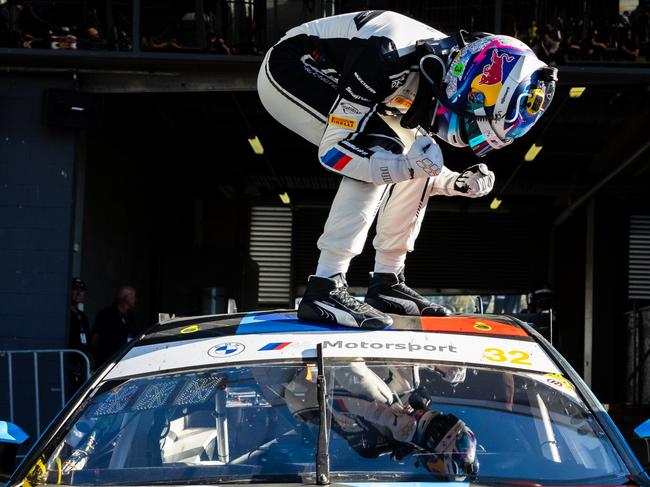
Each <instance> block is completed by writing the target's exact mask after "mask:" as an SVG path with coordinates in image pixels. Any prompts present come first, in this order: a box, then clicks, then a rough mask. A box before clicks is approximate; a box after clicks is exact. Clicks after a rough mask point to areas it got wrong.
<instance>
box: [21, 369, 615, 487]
mask: <svg viewBox="0 0 650 487" xmlns="http://www.w3.org/2000/svg"><path fill="white" fill-rule="evenodd" d="M316 376H317V370H316V366H315V364H314V363H312V362H309V361H307V362H295V363H282V364H261V363H254V364H251V363H248V364H245V365H236V366H235V365H233V366H219V367H212V368H209V369H202V370H191V371H185V372H176V373H171V374H162V375H156V376H149V377H137V378H126V379H119V380H110V381H106V382H104V383H102V384H101V385H100V386H99V387H98V388H97V389H96V390H94V391H93V392H92V394H91V395H90V396H89V398H88V399H86V401H85V402H84V404H83V405H82V406H81V408H80V410H79V411H78V413H77V414H76V415H75V417H73V418H72V420H71V421H70V424H69V425H68V426H67V428H66V430H65V432H64V435H63V438H62V439H60V441H57V442H52V444H51V445H50V446H49V447H48V448H47V449H46V450H45V452H44V453H43V455H42V457H41V459H40V460H39V461H38V462H36V464H35V465H33V468H32V469H31V470H30V473H29V474H28V475H27V478H26V479H25V480H26V481H27V483H28V484H31V485H38V484H44V483H52V484H54V483H58V484H69V485H88V484H91V485H111V484H131V485H133V484H144V483H147V484H156V483H171V484H178V483H212V482H301V481H304V482H313V479H314V478H315V477H314V475H315V472H316V463H315V461H316V460H315V459H316V450H317V441H318V433H319V427H320V418H321V417H322V411H321V409H320V406H319V403H318V400H317V398H318V394H317V393H318V391H317V386H316V384H317V380H316ZM325 377H326V379H327V384H328V390H327V393H328V400H329V402H328V403H327V408H328V419H329V427H330V433H331V434H330V442H329V455H330V464H331V473H332V478H333V479H334V480H345V479H348V480H359V479H366V480H372V479H376V480H381V479H390V480H391V481H400V480H403V481H406V480H409V481H412V480H419V481H426V480H428V481H441V480H450V479H452V480H460V479H466V480H472V481H475V482H481V481H482V480H483V481H496V480H501V481H511V480H532V481H535V482H538V483H542V484H568V483H581V484H589V483H600V484H602V483H610V482H613V481H619V480H620V479H622V478H623V479H624V476H625V475H626V474H627V473H628V472H627V471H626V469H625V467H624V465H623V464H622V462H621V460H620V458H619V456H618V455H617V453H616V452H615V450H614V448H613V447H612V445H611V443H610V442H609V440H608V438H607V436H606V435H605V434H604V432H603V431H602V429H601V428H600V426H599V425H598V423H597V421H596V420H595V418H594V416H593V415H592V413H591V412H590V411H589V410H588V408H587V407H586V406H585V404H584V403H583V401H582V400H581V399H580V397H579V396H578V394H577V393H576V390H575V388H574V386H573V384H571V383H570V382H569V381H568V380H566V379H565V378H564V377H562V376H560V375H557V374H540V373H523V372H519V371H511V370H509V369H503V368H501V369H497V370H495V369H493V368H485V367H465V366H459V365H457V364H456V365H453V366H452V365H449V364H443V363H433V362H431V363H429V362H427V363H418V364H414V363H406V362H403V361H402V362H399V361H386V360H384V361H366V360H362V359H354V360H350V359H337V360H336V361H328V362H327V365H326V367H325Z"/></svg>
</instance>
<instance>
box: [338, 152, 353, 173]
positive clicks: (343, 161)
mask: <svg viewBox="0 0 650 487" xmlns="http://www.w3.org/2000/svg"><path fill="white" fill-rule="evenodd" d="M351 160H352V158H351V157H350V156H349V155H347V154H345V155H344V156H343V157H341V158H340V159H339V160H338V161H336V164H334V169H336V170H337V171H340V170H341V169H343V168H344V167H345V166H347V165H348V162H350V161H351Z"/></svg>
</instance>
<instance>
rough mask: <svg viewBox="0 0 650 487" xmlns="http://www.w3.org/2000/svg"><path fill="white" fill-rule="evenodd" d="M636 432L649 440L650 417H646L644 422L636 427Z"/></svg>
mask: <svg viewBox="0 0 650 487" xmlns="http://www.w3.org/2000/svg"><path fill="white" fill-rule="evenodd" d="M634 433H636V435H637V436H638V437H639V438H643V439H644V440H647V439H649V438H650V419H646V420H645V421H644V422H643V423H641V424H640V425H639V426H637V427H636V428H634Z"/></svg>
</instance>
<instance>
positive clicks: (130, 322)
mask: <svg viewBox="0 0 650 487" xmlns="http://www.w3.org/2000/svg"><path fill="white" fill-rule="evenodd" d="M136 301H137V297H136V290H135V288H133V287H132V286H127V285H124V286H120V287H119V289H118V290H117V292H116V293H115V301H114V302H113V304H111V305H110V306H109V307H107V308H104V309H103V310H101V311H100V312H99V314H98V315H97V319H96V320H95V326H94V327H93V330H92V335H91V339H90V348H91V352H92V354H93V359H94V363H95V369H97V368H99V367H101V366H102V365H103V364H104V363H105V362H106V361H107V360H108V359H109V358H110V357H111V356H112V355H113V354H114V353H115V352H116V351H117V350H118V349H119V348H120V347H122V346H123V345H124V344H126V343H128V342H130V341H131V340H132V339H133V338H134V337H135V336H136V330H137V328H136V325H135V319H134V317H133V313H132V310H133V308H135V304H136Z"/></svg>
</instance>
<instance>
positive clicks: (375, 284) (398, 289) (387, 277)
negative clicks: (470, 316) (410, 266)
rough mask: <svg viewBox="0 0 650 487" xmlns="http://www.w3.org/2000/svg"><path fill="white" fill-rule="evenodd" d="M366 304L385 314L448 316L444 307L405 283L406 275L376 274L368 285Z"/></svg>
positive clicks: (373, 274)
mask: <svg viewBox="0 0 650 487" xmlns="http://www.w3.org/2000/svg"><path fill="white" fill-rule="evenodd" d="M366 303H368V304H369V305H370V306H372V307H373V308H375V309H378V310H380V311H383V312H384V313H393V314H396V315H410V316H418V315H421V316H447V315H448V314H449V313H448V311H447V309H446V308H445V307H444V306H440V305H438V304H435V303H432V302H431V301H429V300H428V299H426V298H425V297H423V296H421V295H419V294H418V293H416V292H415V291H413V289H411V288H410V287H408V286H407V285H406V284H405V283H404V273H403V272H401V273H400V274H393V273H383V272H374V273H372V274H371V278H370V283H369V284H368V294H366Z"/></svg>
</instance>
